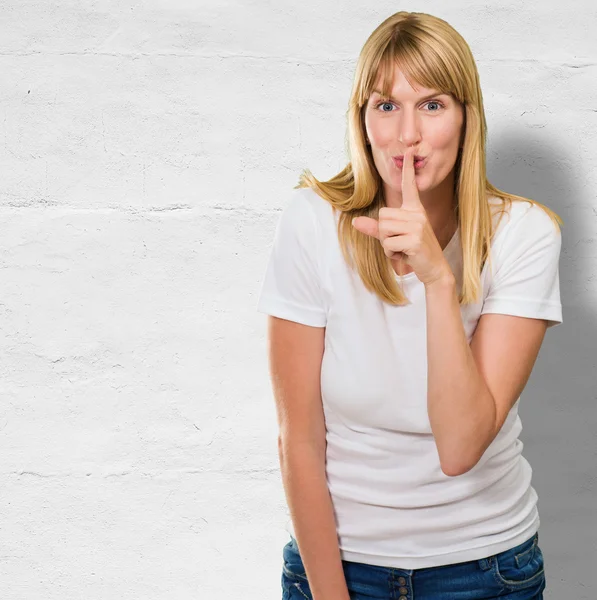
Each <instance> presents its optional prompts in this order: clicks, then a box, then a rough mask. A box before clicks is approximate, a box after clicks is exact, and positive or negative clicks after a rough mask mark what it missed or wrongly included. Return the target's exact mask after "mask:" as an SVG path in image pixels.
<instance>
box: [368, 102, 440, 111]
mask: <svg viewBox="0 0 597 600" xmlns="http://www.w3.org/2000/svg"><path fill="white" fill-rule="evenodd" d="M384 104H386V105H388V106H396V105H395V104H394V103H393V102H388V101H387V100H384V101H383V102H379V103H378V104H376V105H375V108H377V109H379V107H380V106H383V105H384ZM425 104H437V105H438V106H440V107H441V108H445V106H444V105H443V104H442V103H441V102H440V101H439V100H428V101H427V102H425ZM380 112H392V111H391V110H382V111H380ZM427 112H439V109H436V110H429V111H427Z"/></svg>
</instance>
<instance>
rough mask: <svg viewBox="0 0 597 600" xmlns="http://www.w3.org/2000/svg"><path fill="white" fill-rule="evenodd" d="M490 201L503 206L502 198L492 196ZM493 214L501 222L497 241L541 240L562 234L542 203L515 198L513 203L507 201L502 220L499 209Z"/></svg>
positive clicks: (514, 242)
mask: <svg viewBox="0 0 597 600" xmlns="http://www.w3.org/2000/svg"><path fill="white" fill-rule="evenodd" d="M489 202H490V204H491V205H492V206H494V207H496V208H497V207H500V206H502V200H501V199H500V198H496V197H493V196H492V197H490V199H489ZM493 214H494V219H495V221H496V222H499V225H498V226H497V229H496V231H495V235H494V240H495V241H496V242H499V241H503V242H507V243H508V244H510V243H513V244H516V243H517V242H519V241H523V240H527V241H529V240H540V239H545V238H546V237H548V238H553V237H559V235H560V232H559V228H558V226H557V225H556V224H555V223H554V222H553V220H552V219H551V217H550V216H549V214H548V213H547V211H546V210H545V209H544V208H543V207H542V206H541V205H539V204H535V203H533V202H530V201H528V200H526V201H521V200H513V201H512V202H511V203H506V204H505V209H504V214H503V216H502V217H501V220H500V214H499V211H495V212H494V213H493Z"/></svg>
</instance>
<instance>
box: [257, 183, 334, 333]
mask: <svg viewBox="0 0 597 600" xmlns="http://www.w3.org/2000/svg"><path fill="white" fill-rule="evenodd" d="M319 229H320V228H319V227H318V223H317V221H316V215H315V212H314V211H313V208H312V206H311V204H310V199H309V198H308V196H307V195H306V193H305V188H298V189H297V190H292V192H291V193H290V195H289V199H288V201H287V202H286V206H285V207H284V208H283V210H282V214H281V215H280V218H279V220H278V223H277V226H276V230H275V234H274V241H273V245H272V248H271V251H270V255H269V259H268V263H267V267H266V271H265V276H264V279H263V283H262V285H261V291H260V295H259V298H258V302H257V312H261V313H265V314H268V315H273V316H275V317H280V318H281V319H287V320H289V321H296V322H297V323H302V324H304V325H310V326H312V327H325V324H326V322H327V311H326V309H325V305H324V299H323V295H322V291H321V284H320V271H319V260H318V253H319V249H320V246H321V244H320V240H319V235H318V232H319Z"/></svg>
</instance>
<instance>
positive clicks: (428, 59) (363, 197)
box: [295, 11, 563, 306]
mask: <svg viewBox="0 0 597 600" xmlns="http://www.w3.org/2000/svg"><path fill="white" fill-rule="evenodd" d="M396 64H397V65H399V66H400V68H401V70H402V71H403V73H404V75H405V77H406V78H407V80H408V81H409V83H410V82H411V81H415V82H417V83H418V84H420V85H422V86H424V87H428V88H434V89H437V90H439V91H440V92H441V93H447V94H451V95H452V96H453V97H455V98H456V99H457V100H458V101H459V102H460V103H461V104H462V105H463V106H464V108H465V119H464V125H463V128H464V130H465V131H464V138H463V146H462V148H461V150H460V152H459V154H458V157H457V159H456V164H455V178H454V179H455V182H454V197H455V199H456V200H457V201H456V206H455V211H456V216H457V219H458V225H459V228H460V239H461V244H462V260H463V275H462V288H461V290H460V291H459V302H460V304H465V303H466V304H468V303H471V302H477V301H478V299H479V294H480V292H481V284H480V275H481V272H482V269H483V266H484V264H485V261H486V260H487V259H488V258H489V265H490V267H491V255H490V254H491V252H490V249H491V239H492V237H493V234H494V228H493V219H492V212H491V210H492V207H491V206H490V203H489V200H488V197H489V196H495V197H497V198H499V199H501V202H499V203H497V204H494V205H493V206H494V207H496V206H497V209H498V213H499V214H500V220H501V217H502V215H503V213H504V212H505V211H506V207H510V206H511V203H512V201H519V202H530V203H531V204H536V205H538V206H540V207H541V208H543V209H544V210H545V212H546V213H547V214H548V215H549V216H550V217H551V219H552V221H553V222H554V225H555V227H556V228H557V229H558V231H559V226H560V225H563V221H562V219H561V218H560V217H559V216H558V215H557V214H556V213H555V212H553V211H552V210H551V209H550V208H548V207H547V206H545V205H543V204H540V203H539V202H536V201H535V200H532V199H530V198H525V197H522V196H516V195H514V194H509V193H507V192H504V191H502V190H499V189H498V188H496V187H494V186H493V185H492V184H491V183H489V181H488V180H487V175H486V170H485V159H486V153H485V141H486V135H487V124H486V121H485V112H484V109H483V97H482V94H481V86H480V84H479V74H478V72H477V67H476V64H475V60H474V58H473V55H472V53H471V50H470V48H469V46H468V44H467V43H466V42H465V40H464V39H463V38H462V36H461V35H460V34H459V33H458V32H457V31H456V30H455V29H453V28H452V26H451V25H449V24H448V23H447V22H446V21H444V20H442V19H440V18H438V17H435V16H432V15H428V14H425V13H416V12H413V13H409V12H405V11H401V12H398V13H395V14H394V15H392V16H391V17H389V18H387V19H386V20H385V21H383V23H381V24H380V25H379V26H378V27H377V28H376V29H375V31H373V33H372V34H371V35H370V36H369V38H368V39H367V41H366V42H365V45H364V46H363V49H362V50H361V53H360V55H359V59H358V62H357V66H356V72H355V77H354V82H353V87H352V92H351V95H350V100H349V103H348V111H347V121H348V130H347V145H348V148H347V151H348V156H349V162H348V164H347V165H346V167H345V168H344V169H343V170H342V171H341V172H340V173H338V174H337V175H335V176H334V177H332V178H331V179H329V180H328V181H318V180H317V179H316V178H315V177H314V176H313V174H312V173H311V172H310V171H309V170H308V169H304V170H303V172H302V173H301V176H300V179H299V184H298V185H297V186H295V189H297V188H302V187H311V188H313V189H314V190H315V191H316V192H317V193H318V194H319V195H320V196H321V197H322V198H323V199H324V200H326V201H327V202H329V203H330V204H331V205H332V207H333V208H334V209H335V210H338V211H340V215H339V221H338V239H339V243H340V247H341V249H342V253H343V255H344V258H345V260H346V261H347V264H348V265H350V266H351V267H352V268H354V266H355V262H356V269H357V271H358V273H359V275H360V277H361V279H362V281H363V283H364V285H365V286H366V288H367V289H368V290H369V291H371V292H373V293H375V294H377V295H378V296H379V297H380V298H381V299H382V300H383V301H384V302H387V303H389V304H392V305H400V306H402V305H405V304H410V301H409V300H408V299H407V298H406V296H405V295H404V293H403V291H402V288H401V286H400V285H399V284H398V283H397V281H396V278H395V272H394V270H393V267H392V263H391V261H390V259H389V258H388V257H387V256H386V255H385V253H384V251H383V247H382V246H381V244H380V243H379V240H377V239H375V238H373V237H371V236H368V235H365V234H363V233H361V232H360V231H358V230H357V229H355V228H354V227H353V226H352V223H351V221H352V219H353V218H354V217H358V216H368V217H372V218H378V211H379V209H380V208H381V207H382V206H384V205H385V204H384V198H383V187H382V183H383V182H382V179H381V177H380V175H379V173H378V171H377V169H376V167H375V164H374V162H373V157H372V155H371V152H370V149H369V148H368V146H367V145H366V143H365V125H364V108H363V107H364V106H365V105H366V103H367V100H368V98H369V96H370V95H371V93H372V90H373V88H374V86H375V83H376V80H377V76H378V74H381V75H382V81H383V87H382V90H381V92H382V95H383V97H389V95H390V93H391V91H390V90H391V85H392V78H393V75H392V74H393V66H394V65H396ZM411 85H412V84H411ZM498 223H499V222H498ZM350 249H352V250H353V254H351V252H350ZM353 255H354V260H353Z"/></svg>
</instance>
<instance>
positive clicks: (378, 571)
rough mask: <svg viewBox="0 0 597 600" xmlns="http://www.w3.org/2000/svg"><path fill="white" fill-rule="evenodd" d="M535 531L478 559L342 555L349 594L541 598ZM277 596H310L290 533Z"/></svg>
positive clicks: (383, 599) (456, 599)
mask: <svg viewBox="0 0 597 600" xmlns="http://www.w3.org/2000/svg"><path fill="white" fill-rule="evenodd" d="M538 542H539V534H538V533H537V534H535V535H534V536H533V537H531V538H530V539H528V540H527V541H526V542H523V543H522V544H520V545H519V546H516V547H514V548H511V549H510V550H506V551H504V552H500V553H498V554H494V555H492V556H488V557H487V558H480V559H478V560H471V561H468V562H462V563H454V564H451V565H443V566H440V567H428V568H423V569H398V568H391V567H378V566H374V565H368V564H364V563H358V562H349V561H345V560H343V561H342V567H343V569H344V576H345V579H346V584H347V586H348V592H349V595H350V599H351V600H390V599H392V600H492V599H494V598H495V599H500V600H543V590H544V589H545V572H544V567H543V554H542V552H541V549H540V548H539V543H538ZM283 557H284V565H283V567H282V600H304V599H305V598H308V599H309V600H313V596H312V594H311V589H310V588H309V581H308V580H307V575H306V573H305V567H304V566H303V561H302V560H301V556H300V553H299V550H298V547H297V544H296V540H295V539H294V538H293V537H292V536H291V539H290V542H288V543H287V544H286V545H285V546H284V549H283Z"/></svg>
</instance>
